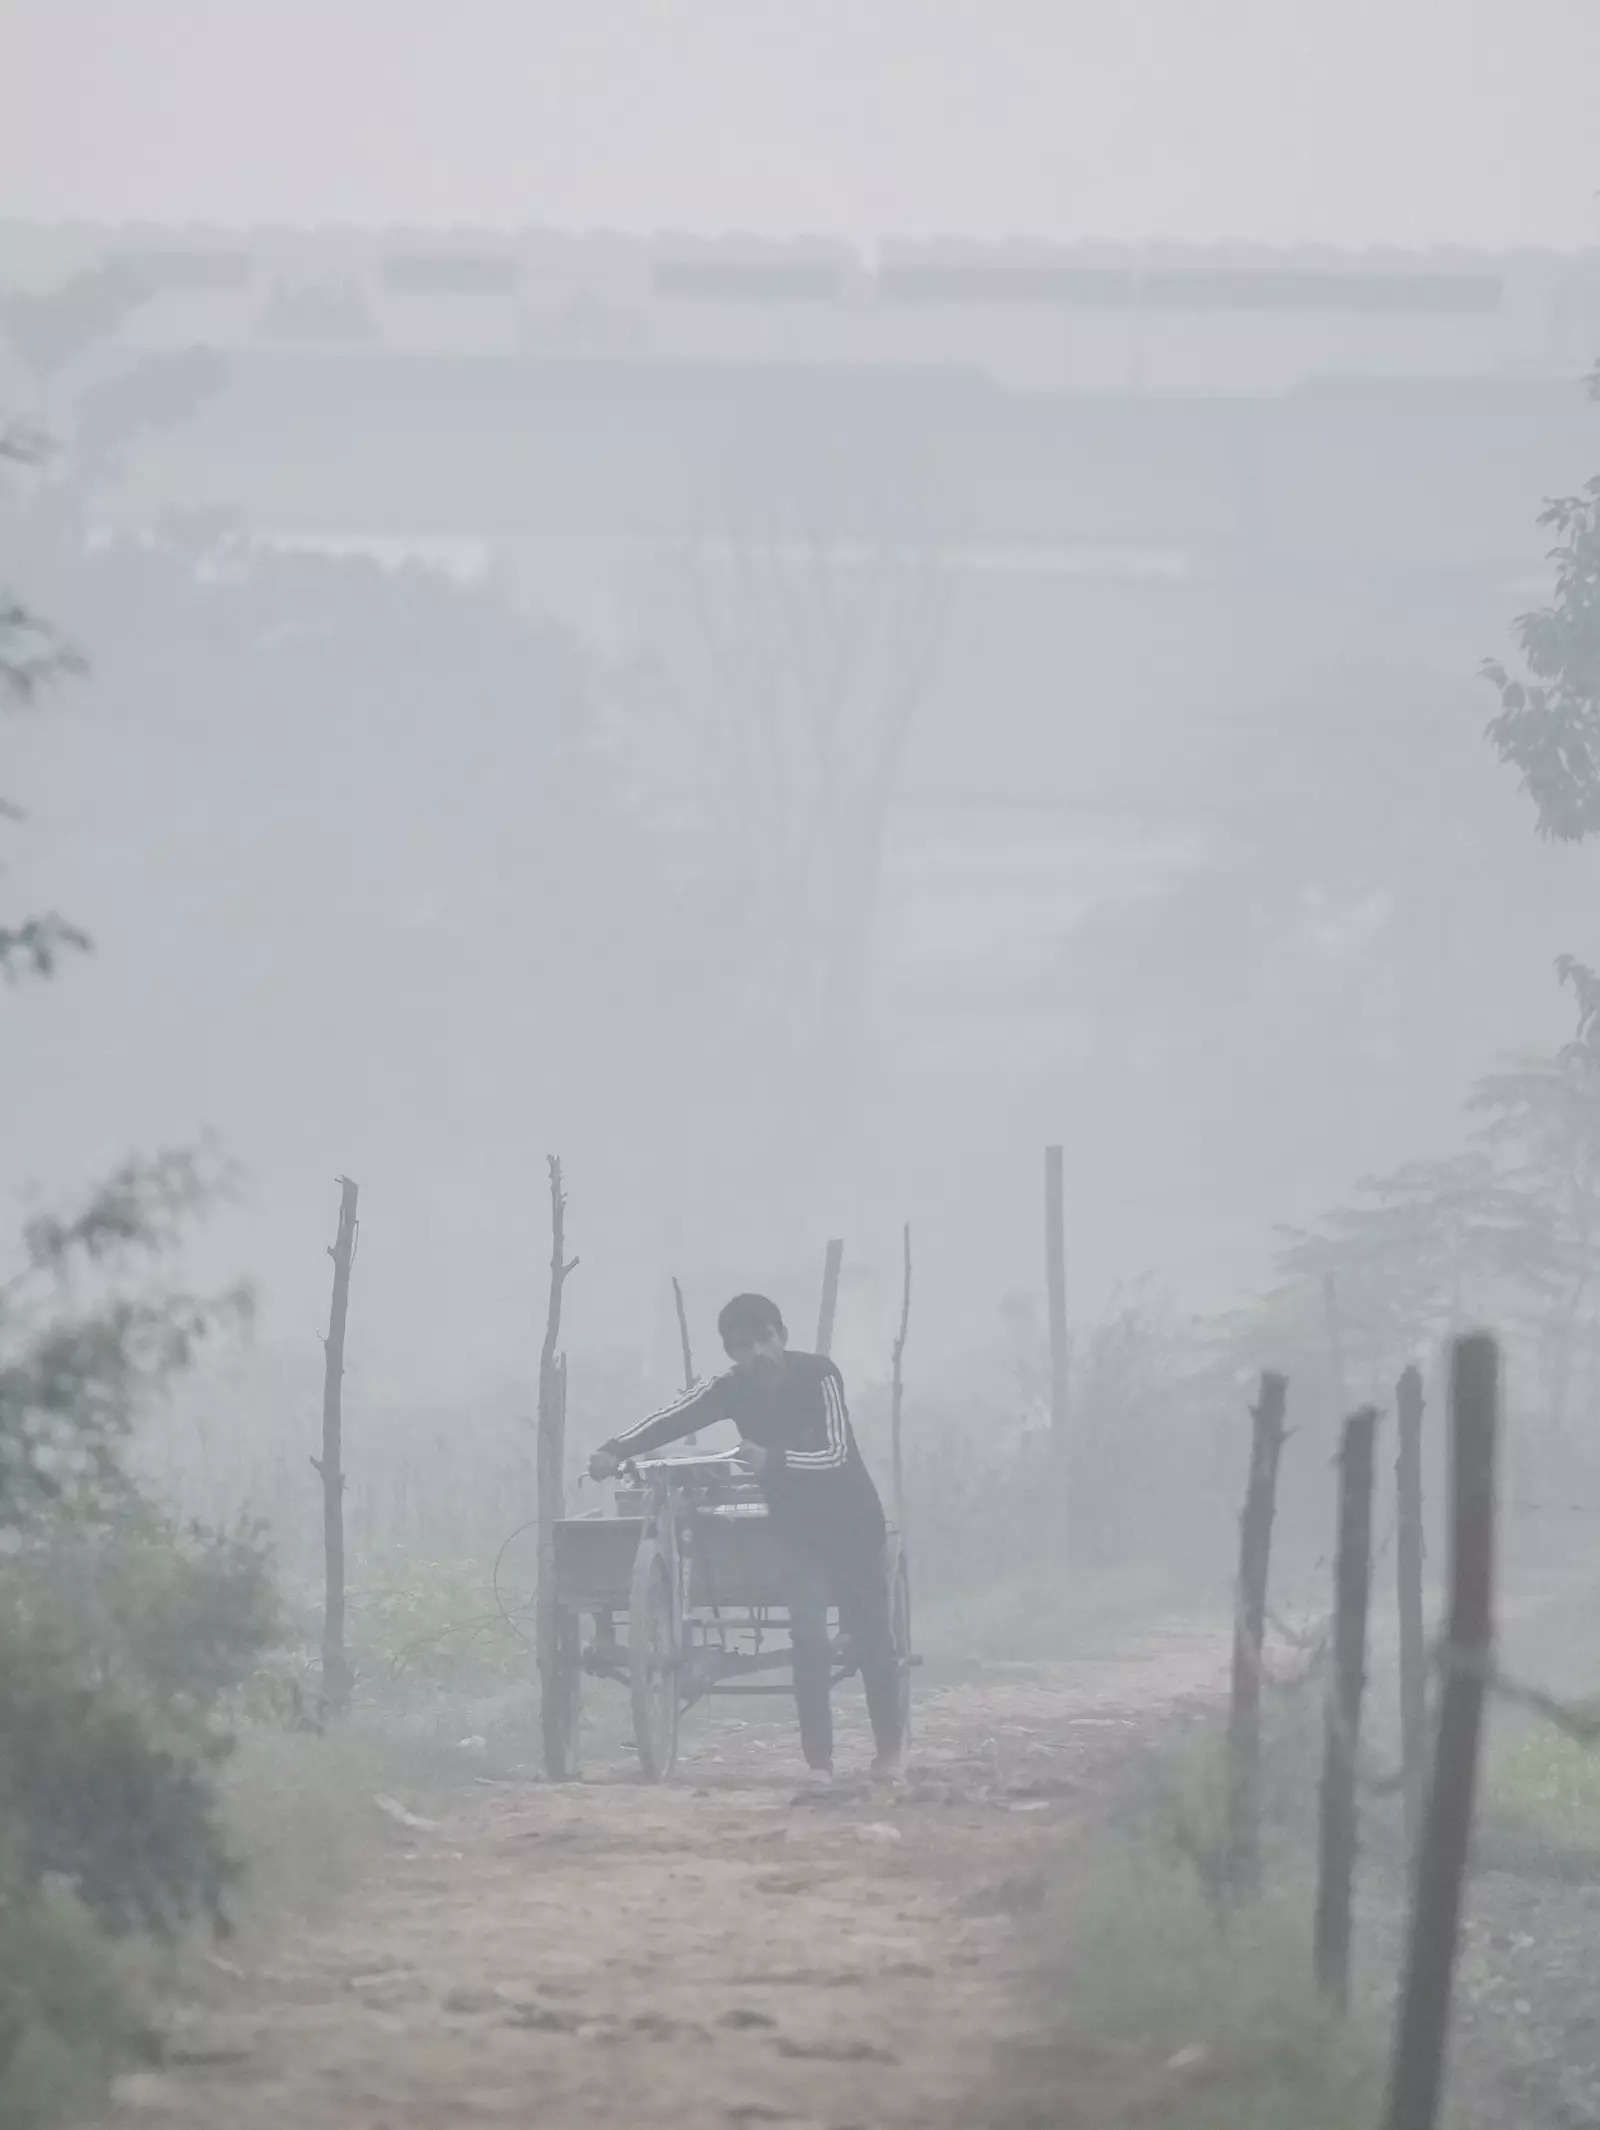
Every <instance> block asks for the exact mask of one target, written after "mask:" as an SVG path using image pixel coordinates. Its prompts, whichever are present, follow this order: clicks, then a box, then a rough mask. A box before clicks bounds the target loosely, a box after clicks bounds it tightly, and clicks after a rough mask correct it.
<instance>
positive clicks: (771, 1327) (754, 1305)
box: [717, 1294, 788, 1346]
mask: <svg viewBox="0 0 1600 2130" xmlns="http://www.w3.org/2000/svg"><path fill="white" fill-rule="evenodd" d="M769 1331H776V1332H778V1333H779V1334H780V1335H781V1336H784V1337H787V1336H788V1334H787V1331H786V1330H785V1327H784V1321H783V1312H782V1310H781V1309H780V1308H779V1307H778V1305H777V1303H776V1302H770V1301H768V1299H767V1297H766V1296H765V1295H764V1294H736V1295H735V1296H734V1298H733V1300H732V1301H731V1302H725V1303H724V1304H723V1306H722V1312H721V1314H720V1315H719V1316H718V1318H717V1333H718V1336H719V1337H720V1338H721V1340H722V1343H723V1345H724V1346H739V1345H743V1344H745V1343H746V1342H747V1341H750V1340H754V1339H764V1338H765V1337H766V1335H767V1333H768V1332H769Z"/></svg>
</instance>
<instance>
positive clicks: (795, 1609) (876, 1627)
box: [774, 1526, 902, 1768]
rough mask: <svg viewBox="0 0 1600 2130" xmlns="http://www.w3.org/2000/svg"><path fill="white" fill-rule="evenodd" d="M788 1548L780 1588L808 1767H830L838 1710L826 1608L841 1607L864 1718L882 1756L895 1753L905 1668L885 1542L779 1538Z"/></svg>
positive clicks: (859, 1537) (799, 1535) (800, 1534)
mask: <svg viewBox="0 0 1600 2130" xmlns="http://www.w3.org/2000/svg"><path fill="white" fill-rule="evenodd" d="M774 1536H776V1537H778V1539H779V1542H780V1544H781V1546H782V1549H783V1588H784V1591H785V1593H786V1595H787V1598H788V1603H789V1635H790V1640H791V1641H792V1642H793V1644H794V1698H795V1707H796V1710H797V1712H798V1714H799V1718H800V1750H801V1751H802V1752H803V1753H804V1755H805V1758H806V1765H807V1766H808V1767H812V1768H826V1767H831V1766H832V1764H833V1707H832V1702H831V1698H830V1694H829V1687H830V1684H831V1674H832V1665H831V1660H830V1658H829V1654H828V1607H829V1604H830V1603H831V1604H835V1605H837V1606H838V1608H839V1627H840V1631H841V1633H843V1634H845V1635H847V1636H848V1637H849V1640H850V1646H851V1651H852V1654H853V1655H854V1657H855V1659H856V1661H857V1663H858V1664H859V1665H860V1667H861V1682H862V1684H863V1686H865V1688H866V1691H867V1714H868V1716H869V1717H870V1718H871V1720H872V1737H873V1742H874V1744H875V1745H876V1747H877V1750H878V1752H879V1753H880V1754H886V1755H893V1754H897V1753H898V1752H899V1750H900V1747H901V1742H902V1741H901V1736H900V1661H899V1658H898V1657H897V1656H896V1655H895V1647H894V1629H893V1626H892V1624H891V1621H890V1615H889V1579H888V1573H887V1564H886V1557H885V1550H884V1541H883V1539H882V1537H881V1536H880V1535H878V1534H877V1533H875V1532H856V1531H851V1532H849V1533H847V1534H846V1533H830V1532H824V1531H818V1532H812V1531H808V1530H804V1529H801V1530H796V1529H794V1528H793V1527H792V1526H791V1527H790V1528H788V1529H786V1530H784V1531H782V1532H780V1533H775V1534H774Z"/></svg>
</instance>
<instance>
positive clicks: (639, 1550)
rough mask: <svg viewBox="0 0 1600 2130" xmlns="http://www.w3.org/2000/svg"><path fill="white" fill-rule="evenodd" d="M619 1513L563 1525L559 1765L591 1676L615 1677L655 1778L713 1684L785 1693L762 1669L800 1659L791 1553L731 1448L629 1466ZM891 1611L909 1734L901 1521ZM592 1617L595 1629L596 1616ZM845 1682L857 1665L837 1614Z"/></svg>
mask: <svg viewBox="0 0 1600 2130" xmlns="http://www.w3.org/2000/svg"><path fill="white" fill-rule="evenodd" d="M620 1482H621V1483H620V1484H619V1486H618V1488H617V1492H616V1500H615V1511H614V1513H613V1514H611V1515H607V1514H605V1512H604V1511H602V1510H597V1511H595V1512H594V1513H593V1514H592V1515H589V1516H573V1517H566V1518H563V1519H562V1521H560V1522H559V1523H557V1524H556V1526H555V1532H554V1553H555V1560H554V1593H555V1602H554V1619H553V1621H552V1623H551V1631H550V1632H549V1633H547V1635H545V1636H544V1637H542V1641H543V1645H544V1649H545V1652H546V1670H545V1678H544V1693H545V1699H546V1708H545V1720H544V1725H543V1729H544V1737H545V1758H546V1765H547V1772H548V1773H549V1775H550V1776H551V1778H552V1779H553V1780H556V1781H567V1780H570V1779H571V1778H572V1777H574V1776H575V1775H576V1774H577V1772H578V1719H579V1707H580V1702H581V1698H582V1691H581V1690H582V1682H583V1679H584V1678H585V1677H586V1676H587V1677H589V1678H594V1679H614V1680H618V1681H621V1682H623V1683H624V1684H626V1685H627V1687H628V1690H629V1693H630V1695H631V1697H632V1701H633V1735H634V1743H635V1745H636V1747H637V1749H638V1754H639V1762H640V1765H641V1767H642V1768H643V1770H644V1774H645V1777H646V1779H647V1780H648V1781H651V1782H658V1781H660V1780H661V1778H662V1777H663V1776H665V1775H668V1774H670V1773H671V1771H672V1767H673V1764H674V1762H675V1761H676V1759H677V1754H678V1719H679V1717H680V1716H681V1715H682V1713H683V1711H684V1710H685V1709H686V1708H690V1707H692V1706H693V1705H694V1703H695V1702H697V1701H699V1700H700V1699H701V1698H702V1697H703V1696H704V1695H706V1694H783V1693H788V1692H789V1691H790V1690H791V1689H790V1685H789V1681H788V1678H787V1676H786V1677H785V1678H784V1679H783V1680H781V1681H774V1680H771V1679H763V1678H762V1677H761V1676H760V1675H761V1674H762V1673H764V1672H765V1673H770V1672H774V1671H778V1670H780V1669H781V1670H782V1671H783V1672H784V1673H785V1674H787V1672H788V1670H789V1666H790V1663H791V1657H792V1652H791V1647H790V1642H789V1615H788V1610H787V1605H786V1601H785V1597H784V1592H783V1574H782V1563H781V1560H780V1558H779V1554H778V1549H777V1547H776V1544H775V1542H774V1540H773V1536H772V1531H771V1526H770V1524H769V1522H768V1518H767V1505H766V1502H765V1500H764V1499H763V1497H762V1494H761V1490H760V1488H759V1486H758V1485H757V1484H756V1483H755V1481H754V1480H753V1479H752V1478H751V1476H750V1474H749V1473H748V1472H746V1471H745V1470H744V1469H743V1468H742V1467H741V1466H739V1465H737V1464H736V1463H735V1462H734V1460H733V1458H732V1457H731V1456H728V1455H692V1456H679V1457H665V1458H658V1459H651V1460H642V1461H640V1462H637V1463H630V1464H625V1465H624V1466H623V1467H622V1470H621V1475H620ZM884 1572H885V1574H886V1575H887V1576H888V1578H889V1592H890V1619H891V1621H892V1624H893V1630H894V1644H895V1650H896V1654H897V1655H898V1657H899V1660H900V1694H901V1717H902V1721H903V1722H905V1723H906V1726H907V1731H906V1734H907V1736H909V1717H910V1709H911V1671H912V1668H913V1666H914V1665H915V1664H916V1662H917V1659H916V1658H915V1657H914V1656H913V1655H912V1652H911V1584H910V1578H909V1574H908V1571H907V1566H906V1556H905V1548H904V1545H903V1544H902V1542H901V1537H900V1534H899V1532H898V1531H896V1530H894V1529H892V1528H891V1530H890V1531H889V1534H888V1539H887V1543H886V1545H885V1549H884ZM586 1623H587V1627H586ZM829 1630H830V1650H831V1655H832V1677H833V1681H834V1683H835V1684H837V1682H838V1681H839V1680H841V1679H847V1678H849V1677H850V1675H851V1673H852V1672H854V1671H855V1670H856V1669H857V1665H856V1662H855V1659H854V1657H853V1656H852V1654H851V1651H850V1648H849V1645H848V1642H847V1640H846V1639H844V1638H843V1637H841V1635H840V1633H839V1631H838V1626H837V1616H836V1614H835V1613H833V1612H831V1611H830V1614H829Z"/></svg>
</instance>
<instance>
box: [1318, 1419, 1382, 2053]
mask: <svg viewBox="0 0 1600 2130" xmlns="http://www.w3.org/2000/svg"><path fill="white" fill-rule="evenodd" d="M1377 1424H1378V1415H1377V1412H1376V1410H1375V1409H1374V1408H1373V1407H1372V1406H1370V1405H1367V1406H1363V1407H1362V1409H1361V1411H1360V1412H1358V1413H1352V1414H1351V1416H1350V1418H1349V1419H1348V1420H1347V1421H1346V1422H1345V1424H1344V1440H1343V1442H1342V1444H1341V1445H1340V1450H1339V1538H1338V1554H1337V1558H1336V1560H1335V1563H1334V1614H1333V1677H1332V1679H1331V1680H1330V1681H1329V1684H1328V1700H1327V1714H1326V1728H1325V1733H1324V1738H1323V1757H1322V1795H1321V1826H1320V1830H1319V1840H1318V1845H1317V1914H1316V1960H1315V1967H1316V1977H1317V1986H1318V1988H1319V1989H1321V1990H1323V1991H1325V1992H1326V1993H1327V1994H1328V1995H1329V1996H1330V1997H1332V1999H1333V2000H1334V2002H1335V2003H1336V2004H1337V2005H1338V2007H1339V2009H1340V2010H1341V2011H1343V2010H1344V2009H1345V2007H1346V2006H1347V2005H1348V2004H1349V2001H1350V1890H1351V1882H1352V1880H1353V1878H1354V1876H1355V1863H1356V1762H1357V1757H1358V1754H1359V1752H1360V1746H1361V1695H1362V1689H1363V1687H1364V1686H1365V1684H1366V1661H1367V1602H1368V1596H1369V1590H1370V1584H1371V1577H1372V1450H1373V1435H1374V1432H1375V1430H1376V1428H1377Z"/></svg>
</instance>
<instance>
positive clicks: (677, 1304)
mask: <svg viewBox="0 0 1600 2130" xmlns="http://www.w3.org/2000/svg"><path fill="white" fill-rule="evenodd" d="M672 1301H673V1306H674V1308H675V1309H676V1310H677V1312H678V1344H679V1346H680V1347H681V1348H682V1349H683V1387H684V1389H685V1390H693V1389H694V1349H693V1348H692V1347H691V1346H690V1344H689V1312H688V1311H687V1310H686V1309H685V1308H684V1306H683V1289H682V1287H681V1286H680V1285H679V1284H678V1282H677V1280H676V1279H674V1280H673V1282H672ZM684 1440H685V1441H686V1442H690V1443H692V1442H693V1441H694V1440H695V1437H694V1436H693V1435H686V1436H685V1437H684Z"/></svg>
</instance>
